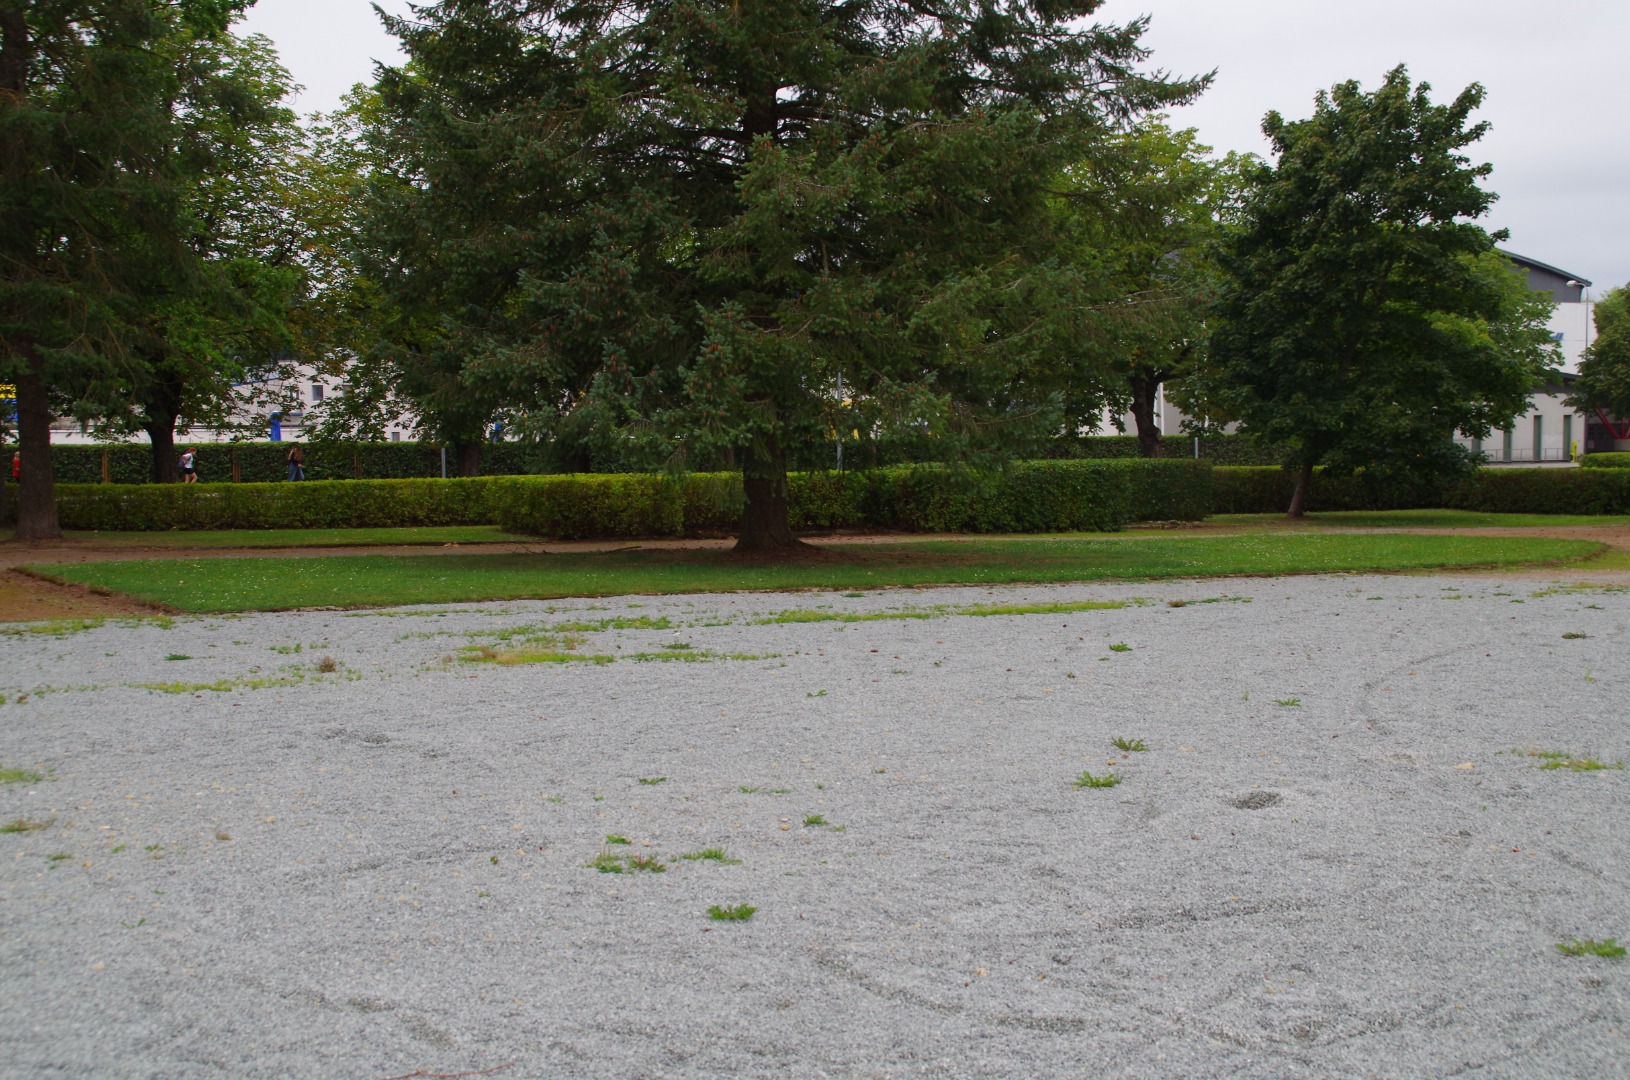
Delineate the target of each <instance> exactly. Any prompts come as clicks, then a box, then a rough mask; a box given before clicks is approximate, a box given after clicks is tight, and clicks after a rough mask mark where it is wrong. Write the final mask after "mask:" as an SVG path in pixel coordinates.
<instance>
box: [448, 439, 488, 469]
mask: <svg viewBox="0 0 1630 1080" xmlns="http://www.w3.org/2000/svg"><path fill="white" fill-rule="evenodd" d="M453 462H454V465H455V474H456V475H458V476H480V475H481V444H480V443H479V442H463V443H454V444H453Z"/></svg>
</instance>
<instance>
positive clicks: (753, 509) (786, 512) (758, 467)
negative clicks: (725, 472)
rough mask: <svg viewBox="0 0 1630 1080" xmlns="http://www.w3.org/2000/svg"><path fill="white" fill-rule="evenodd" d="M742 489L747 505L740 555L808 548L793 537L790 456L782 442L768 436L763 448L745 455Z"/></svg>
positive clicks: (738, 537)
mask: <svg viewBox="0 0 1630 1080" xmlns="http://www.w3.org/2000/svg"><path fill="white" fill-rule="evenodd" d="M743 457H744V459H745V460H744V461H743V462H742V467H741V484H742V489H743V490H744V491H745V492H746V494H747V505H746V506H744V507H743V508H742V511H741V528H740V530H739V531H738V532H737V534H736V547H735V550H736V551H777V550H787V549H791V548H801V547H807V546H808V545H806V544H805V543H804V542H803V541H802V540H799V539H798V538H797V537H796V536H794V535H792V524H791V512H790V511H791V507H790V504H789V499H788V492H787V452H786V450H785V449H784V448H783V447H782V446H781V442H780V440H778V439H776V438H774V437H773V436H765V437H764V438H763V440H762V441H761V443H760V445H759V446H755V447H753V448H752V450H751V451H750V452H749V453H747V454H745V455H743Z"/></svg>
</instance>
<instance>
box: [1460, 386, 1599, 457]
mask: <svg viewBox="0 0 1630 1080" xmlns="http://www.w3.org/2000/svg"><path fill="white" fill-rule="evenodd" d="M1566 395H1567V391H1566V390H1564V389H1563V388H1562V387H1552V388H1550V389H1548V390H1546V391H1543V392H1541V393H1536V394H1533V395H1531V396H1530V397H1529V409H1528V411H1527V412H1526V413H1524V414H1523V415H1522V416H1520V417H1518V418H1517V421H1516V423H1514V424H1512V425H1511V427H1510V428H1509V429H1508V430H1506V431H1494V432H1491V433H1490V434H1489V437H1488V438H1487V439H1483V440H1481V441H1480V442H1479V441H1477V440H1473V439H1469V438H1467V437H1465V436H1463V435H1460V436H1456V438H1455V441H1456V442H1458V443H1460V444H1461V445H1462V446H1468V447H1470V448H1471V449H1472V450H1481V451H1482V452H1483V453H1485V454H1487V455H1488V459H1489V464H1491V465H1502V464H1506V463H1508V462H1509V463H1513V464H1516V463H1521V464H1524V465H1532V464H1534V463H1536V462H1538V463H1540V464H1546V463H1550V464H1556V465H1561V464H1565V463H1567V462H1570V461H1572V460H1573V448H1574V447H1575V446H1577V447H1578V448H1579V452H1580V453H1584V450H1585V420H1586V418H1585V415H1584V414H1583V413H1580V412H1577V411H1575V410H1573V409H1570V408H1569V407H1568V406H1567V405H1565V404H1563V398H1564V397H1565V396H1566Z"/></svg>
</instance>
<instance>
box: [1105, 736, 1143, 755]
mask: <svg viewBox="0 0 1630 1080" xmlns="http://www.w3.org/2000/svg"><path fill="white" fill-rule="evenodd" d="M1109 742H1110V745H1112V746H1114V747H1115V749H1117V750H1125V751H1126V752H1127V753H1129V754H1138V753H1142V752H1143V751H1145V750H1147V749H1149V746H1148V744H1147V743H1145V742H1144V741H1143V740H1142V739H1123V738H1121V737H1120V736H1119V735H1117V736H1115V737H1114V738H1113V739H1111V740H1109Z"/></svg>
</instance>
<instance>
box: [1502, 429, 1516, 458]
mask: <svg viewBox="0 0 1630 1080" xmlns="http://www.w3.org/2000/svg"><path fill="white" fill-rule="evenodd" d="M1515 430H1516V429H1515V428H1506V429H1505V445H1504V446H1503V447H1501V450H1502V451H1504V452H1503V453H1502V454H1501V455H1500V460H1501V461H1510V460H1511V433H1512V432H1513V431H1515Z"/></svg>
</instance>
